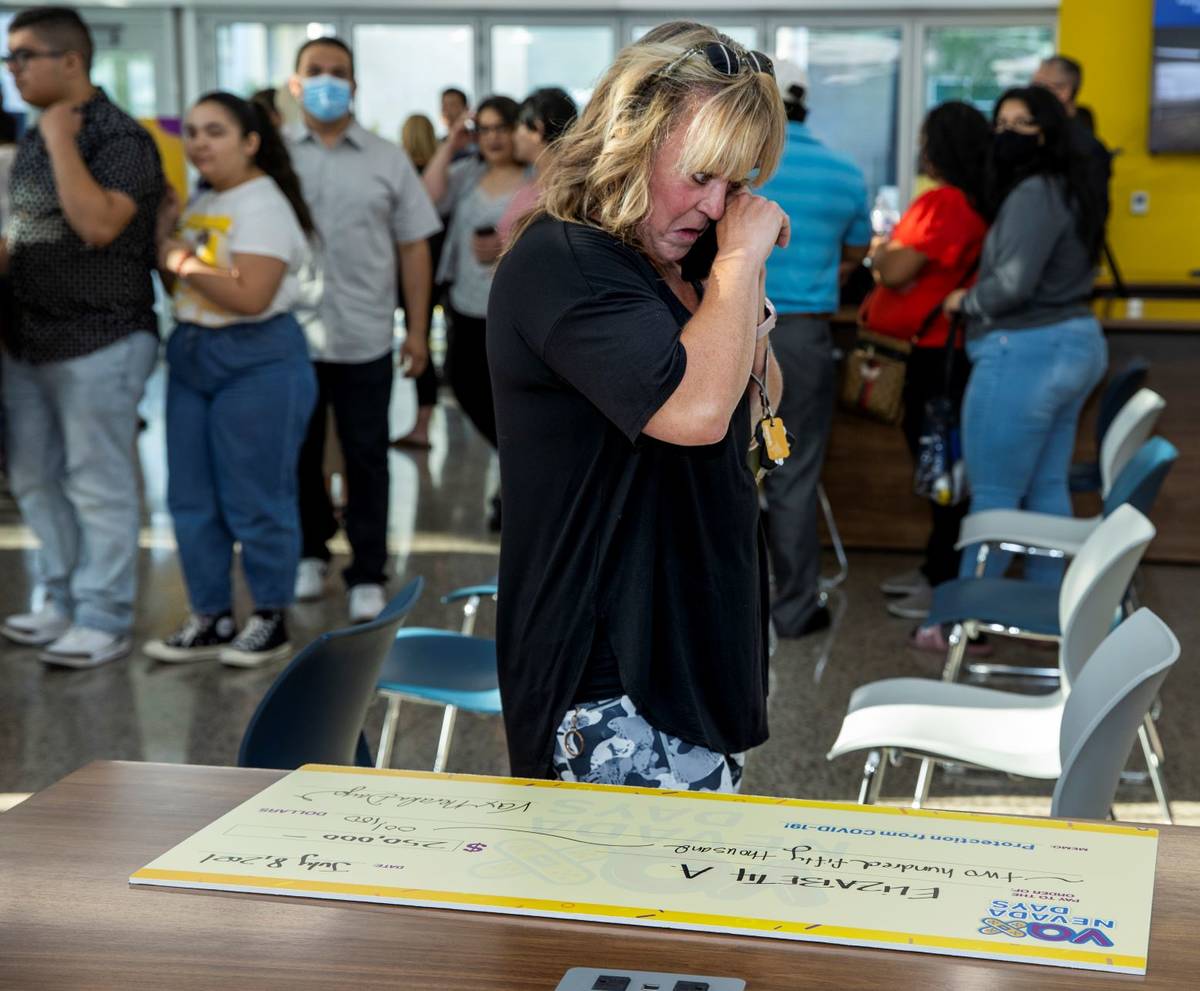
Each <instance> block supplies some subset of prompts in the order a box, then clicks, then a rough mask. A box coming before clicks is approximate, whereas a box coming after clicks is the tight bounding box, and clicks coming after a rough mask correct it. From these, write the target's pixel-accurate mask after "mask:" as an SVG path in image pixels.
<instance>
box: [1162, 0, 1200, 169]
mask: <svg viewBox="0 0 1200 991" xmlns="http://www.w3.org/2000/svg"><path fill="white" fill-rule="evenodd" d="M1152 72H1153V74H1154V75H1153V82H1152V83H1151V86H1150V150H1151V151H1152V152H1180V151H1195V152H1200V0H1154V63H1153V67H1152Z"/></svg>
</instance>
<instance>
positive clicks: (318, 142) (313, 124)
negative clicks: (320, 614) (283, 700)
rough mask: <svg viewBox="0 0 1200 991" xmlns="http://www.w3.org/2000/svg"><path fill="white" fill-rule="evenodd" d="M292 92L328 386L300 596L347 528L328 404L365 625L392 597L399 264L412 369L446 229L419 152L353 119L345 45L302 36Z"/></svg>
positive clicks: (320, 584) (422, 349)
mask: <svg viewBox="0 0 1200 991" xmlns="http://www.w3.org/2000/svg"><path fill="white" fill-rule="evenodd" d="M289 88H290V90H291V92H292V95H293V96H295V97H296V99H297V100H298V101H299V102H300V105H301V107H302V108H303V110H304V127H303V128H302V129H301V130H299V131H298V132H297V133H295V134H294V135H292V136H291V138H290V140H289V142H288V145H289V149H290V151H291V154H292V161H293V163H294V165H295V168H296V172H297V174H298V175H299V176H300V181H301V183H302V185H303V188H304V198H305V199H306V200H307V201H308V205H309V208H310V209H311V210H312V215H313V219H314V221H315V222H316V226H317V248H316V251H315V252H314V259H313V264H312V266H311V267H310V270H309V271H308V272H306V273H305V277H304V279H303V297H304V299H303V303H302V305H301V307H300V309H299V311H298V312H297V316H298V317H299V318H300V321H301V323H302V324H303V325H304V328H305V332H306V333H307V334H308V340H309V347H310V350H311V352H312V357H313V362H314V367H315V368H316V372H317V381H318V384H319V386H320V396H319V398H318V401H317V408H316V412H314V414H313V418H312V423H311V424H310V425H309V430H308V436H307V438H306V439H305V442H304V448H303V450H302V451H301V454H300V522H301V527H302V529H303V531H304V549H303V556H302V560H301V563H300V569H299V572H298V574H297V578H296V597H297V598H298V599H314V598H318V597H319V596H320V595H321V593H322V591H323V588H324V581H325V575H326V573H327V570H328V562H329V559H330V553H329V548H328V546H327V542H328V541H329V539H330V538H331V537H332V536H333V535H334V534H335V533H336V532H337V529H338V523H337V518H336V517H335V516H334V512H333V506H332V504H331V502H330V500H329V495H328V492H327V491H326V488H325V476H324V471H323V463H324V453H325V418H326V410H327V409H328V408H329V407H330V406H332V407H333V411H334V417H335V419H336V422H337V431H338V440H339V442H340V444H341V447H342V454H343V456H344V457H345V461H346V484H347V487H348V489H349V493H348V496H349V497H348V502H347V506H346V513H345V524H346V536H347V537H348V538H349V541H350V547H351V550H352V551H353V557H352V560H351V562H350V566H349V567H348V568H347V569H346V570H345V572H344V573H343V577H344V579H345V582H346V585H347V587H348V588H349V590H350V618H351V620H353V621H355V622H362V621H365V620H369V619H373V618H374V617H375V615H376V614H378V612H379V611H380V609H382V608H383V605H384V602H385V597H384V591H383V586H384V582H385V581H386V576H385V565H386V562H387V516H388V406H389V403H390V400H391V393H392V376H393V359H392V326H393V319H394V315H395V311H396V277H397V268H398V269H399V274H400V278H401V279H403V283H404V296H405V299H406V300H407V301H408V304H409V305H408V307H407V315H408V320H409V325H408V334H407V337H406V339H405V342H404V346H403V348H402V349H401V355H402V358H403V360H404V361H405V362H406V363H407V373H408V374H409V375H410V376H414V375H419V374H420V373H421V371H422V369H424V367H425V364H426V362H427V361H428V360H429V348H428V335H429V327H428V326H427V316H426V314H427V313H428V312H429V293H430V290H431V283H432V274H431V265H430V258H429V246H428V244H427V243H426V238H428V237H429V236H430V235H432V234H435V233H437V232H438V231H439V230H441V226H442V225H441V221H440V220H439V219H438V215H437V211H436V210H434V208H433V204H432V203H431V202H430V200H429V196H428V195H427V194H426V192H425V189H424V187H423V186H422V185H421V180H420V178H419V177H418V176H417V173H416V170H415V169H414V168H413V166H412V163H411V162H410V161H409V159H408V156H406V155H405V154H404V152H403V151H401V150H400V148H399V147H397V146H396V145H394V144H392V143H391V142H390V141H385V140H384V139H383V138H380V137H377V136H376V135H374V134H371V133H370V132H369V131H367V130H366V129H365V128H364V127H363V126H362V125H361V124H359V123H358V122H357V121H356V120H355V119H354V116H353V113H352V111H351V106H350V104H351V100H352V99H353V94H354V58H353V55H352V54H351V52H350V49H349V48H348V47H347V46H346V45H345V43H343V42H341V41H339V40H337V39H336V38H319V39H317V40H315V41H309V42H307V43H306V44H304V45H303V46H302V47H301V48H300V51H299V53H298V54H297V56H296V73H295V75H293V76H292V78H291V80H290V82H289Z"/></svg>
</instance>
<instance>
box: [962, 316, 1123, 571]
mask: <svg viewBox="0 0 1200 991" xmlns="http://www.w3.org/2000/svg"><path fill="white" fill-rule="evenodd" d="M967 356H968V357H969V358H970V359H971V363H972V368H971V379H970V382H969V383H968V384H967V394H966V397H965V398H964V400H963V412H962V436H963V456H964V459H965V460H966V465H967V478H968V480H969V481H970V485H971V512H972V513H978V512H981V511H982V510H985V509H1027V510H1030V511H1032V512H1036V513H1053V514H1055V515H1057V516H1070V515H1071V494H1070V490H1069V488H1068V485H1067V476H1068V474H1069V472H1070V468H1071V453H1072V451H1073V450H1074V449H1075V433H1076V429H1077V427H1078V426H1079V413H1080V410H1082V409H1083V404H1084V401H1085V400H1086V399H1087V397H1088V395H1089V394H1090V393H1091V391H1092V390H1093V389H1094V388H1095V387H1096V385H1097V384H1098V383H1099V381H1100V380H1101V379H1102V378H1103V377H1104V370H1105V368H1106V367H1107V365H1108V347H1107V345H1106V343H1105V340H1104V334H1103V333H1102V331H1101V330H1100V325H1099V324H1098V323H1097V322H1096V320H1095V319H1094V318H1092V317H1076V318H1073V319H1071V320H1064V321H1063V322H1061V323H1055V324H1050V325H1048V326H1045V327H1038V328H1036V329H1035V330H1017V331H1006V330H1003V329H997V330H993V331H992V332H991V333H989V334H988V335H987V336H986V337H983V338H980V339H979V340H975V341H971V342H970V343H969V344H968V345H967ZM976 551H977V548H976V547H968V548H967V549H966V550H965V551H964V553H963V556H962V567H961V570H960V571H959V574H960V575H962V576H966V575H972V574H974V573H975V557H976ZM1007 561H1008V556H1007V555H999V554H993V555H991V556H990V557H989V559H988V567H987V573H988V574H989V575H996V574H1001V573H1002V572H1003V571H1004V568H1005V566H1006V565H1007ZM1062 573H1063V565H1062V562H1061V561H1054V560H1051V559H1048V558H1042V557H1030V558H1027V559H1026V561H1025V576H1026V578H1027V579H1029V580H1030V581H1036V582H1041V583H1043V584H1047V585H1054V586H1057V585H1058V584H1059V582H1060V581H1061V580H1062Z"/></svg>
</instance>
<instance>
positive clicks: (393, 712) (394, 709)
mask: <svg viewBox="0 0 1200 991" xmlns="http://www.w3.org/2000/svg"><path fill="white" fill-rule="evenodd" d="M384 697H385V698H386V699H387V711H386V712H385V713H384V714H383V732H382V733H380V734H379V753H377V754H376V755H375V766H376V767H391V766H392V749H393V748H394V747H395V746H396V726H397V725H398V724H399V722H400V696H399V695H385V696H384Z"/></svg>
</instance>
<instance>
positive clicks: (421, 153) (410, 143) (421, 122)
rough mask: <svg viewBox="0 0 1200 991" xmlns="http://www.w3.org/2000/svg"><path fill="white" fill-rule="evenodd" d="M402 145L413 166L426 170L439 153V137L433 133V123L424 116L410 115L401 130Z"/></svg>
mask: <svg viewBox="0 0 1200 991" xmlns="http://www.w3.org/2000/svg"><path fill="white" fill-rule="evenodd" d="M400 144H401V145H403V146H404V150H405V151H406V152H408V157H409V158H411V159H412V163H413V165H415V166H416V167H417V168H418V169H423V168H425V166H426V165H428V164H429V160H430V159H431V158H433V156H434V153H435V152H436V151H437V136H436V135H435V134H434V133H433V121H431V120H430V119H429V118H428V117H426V116H425V115H424V114H410V115H409V116H408V118H407V119H406V120H405V121H404V126H403V127H401V128H400Z"/></svg>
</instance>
